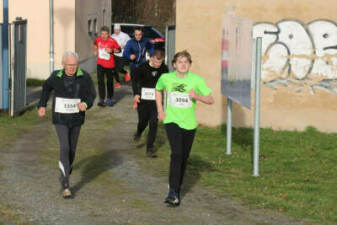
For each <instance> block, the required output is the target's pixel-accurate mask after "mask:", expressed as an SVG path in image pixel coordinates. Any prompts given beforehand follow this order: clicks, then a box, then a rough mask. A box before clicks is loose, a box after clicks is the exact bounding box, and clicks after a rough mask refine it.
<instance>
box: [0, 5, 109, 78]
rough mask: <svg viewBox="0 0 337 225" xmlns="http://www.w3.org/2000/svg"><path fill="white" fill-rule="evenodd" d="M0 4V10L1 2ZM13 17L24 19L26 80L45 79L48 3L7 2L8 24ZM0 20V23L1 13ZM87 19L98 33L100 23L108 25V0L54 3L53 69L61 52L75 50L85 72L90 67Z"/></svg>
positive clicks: (58, 62) (90, 41)
mask: <svg viewBox="0 0 337 225" xmlns="http://www.w3.org/2000/svg"><path fill="white" fill-rule="evenodd" d="M0 5H1V9H2V1H1V4H0ZM37 5H38V7H36V6H37ZM103 9H105V13H104V23H103ZM16 17H22V18H23V19H27V20H28V40H27V77H34V78H39V79H46V78H47V77H48V76H49V1H47V0H34V2H32V1H26V0H9V21H10V22H11V21H13V20H15V18H16ZM0 18H1V20H2V10H0ZM88 18H91V19H93V18H97V28H98V30H99V28H100V27H101V26H102V25H103V24H104V25H109V26H110V24H111V1H110V0H99V1H98V0H95V1H92V0H57V1H54V51H55V55H54V60H55V64H54V67H55V69H59V68H61V60H62V54H63V52H65V51H77V52H78V53H79V54H80V60H81V61H83V62H85V63H84V64H85V65H84V66H85V67H86V69H88V70H89V68H90V67H92V66H91V65H92V64H93V63H92V62H93V60H92V59H91V60H90V59H89V58H90V57H92V41H93V40H92V39H93V38H94V35H95V34H91V35H89V34H88ZM88 59H89V60H88ZM89 64H90V65H89Z"/></svg>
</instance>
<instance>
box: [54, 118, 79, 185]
mask: <svg viewBox="0 0 337 225" xmlns="http://www.w3.org/2000/svg"><path fill="white" fill-rule="evenodd" d="M55 129H56V133H57V136H58V138H59V144H60V159H59V168H60V171H61V178H62V180H61V183H62V186H63V188H68V187H69V175H70V171H71V170H72V164H73V162H74V160H75V152H76V146H77V141H78V137H79V135H80V130H81V126H75V127H68V126H67V125H62V124H55Z"/></svg>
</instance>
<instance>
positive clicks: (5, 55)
mask: <svg viewBox="0 0 337 225" xmlns="http://www.w3.org/2000/svg"><path fill="white" fill-rule="evenodd" d="M8 27H9V26H8V0H3V25H2V65H3V67H2V68H3V69H2V70H3V71H2V72H3V80H2V90H3V96H2V107H1V106H0V108H2V109H8V108H9V50H8V47H9V33H8V31H9V30H8Z"/></svg>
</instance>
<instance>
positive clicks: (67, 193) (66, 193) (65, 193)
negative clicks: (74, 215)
mask: <svg viewBox="0 0 337 225" xmlns="http://www.w3.org/2000/svg"><path fill="white" fill-rule="evenodd" d="M62 196H63V198H71V196H72V194H71V191H70V190H69V188H66V189H64V190H63V192H62Z"/></svg>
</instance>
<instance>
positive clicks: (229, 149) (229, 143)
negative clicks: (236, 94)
mask: <svg viewBox="0 0 337 225" xmlns="http://www.w3.org/2000/svg"><path fill="white" fill-rule="evenodd" d="M226 123H227V141H226V143H227V147H226V154H227V155H231V154H232V100H230V99H229V98H227V120H226Z"/></svg>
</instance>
